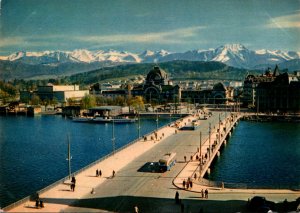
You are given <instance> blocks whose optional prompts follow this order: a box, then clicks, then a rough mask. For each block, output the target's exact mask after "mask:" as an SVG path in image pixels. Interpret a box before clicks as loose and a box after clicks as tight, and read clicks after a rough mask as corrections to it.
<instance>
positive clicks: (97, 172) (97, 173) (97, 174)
mask: <svg viewBox="0 0 300 213" xmlns="http://www.w3.org/2000/svg"><path fill="white" fill-rule="evenodd" d="M98 176H99V171H98V169H97V170H96V177H98Z"/></svg>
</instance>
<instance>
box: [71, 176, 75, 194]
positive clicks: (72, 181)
mask: <svg viewBox="0 0 300 213" xmlns="http://www.w3.org/2000/svg"><path fill="white" fill-rule="evenodd" d="M75 184H76V178H75V177H74V176H73V177H72V180H71V191H73V192H74V191H75Z"/></svg>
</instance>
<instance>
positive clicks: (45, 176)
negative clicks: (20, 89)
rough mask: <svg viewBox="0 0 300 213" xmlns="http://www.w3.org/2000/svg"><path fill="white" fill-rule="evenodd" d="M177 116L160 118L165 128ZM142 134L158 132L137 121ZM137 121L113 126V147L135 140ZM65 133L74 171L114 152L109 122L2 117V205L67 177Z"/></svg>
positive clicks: (150, 122)
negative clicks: (68, 136)
mask: <svg viewBox="0 0 300 213" xmlns="http://www.w3.org/2000/svg"><path fill="white" fill-rule="evenodd" d="M172 120H175V118H166V119H162V118H160V119H159V122H158V125H159V126H163V125H165V124H167V123H169V122H170V121H172ZM140 124H141V135H144V134H146V133H149V132H151V131H153V130H155V129H156V121H155V119H141V122H140ZM137 125H138V122H136V123H131V124H115V125H114V131H115V144H116V148H119V147H122V146H123V145H125V144H127V143H129V142H131V141H133V140H135V139H136V138H137V137H138V131H137V127H138V126H137ZM67 135H70V141H71V155H72V161H71V162H72V171H76V170H79V169H80V168H82V167H84V166H86V165H88V164H90V163H92V162H94V161H96V160H98V159H99V158H101V157H103V156H105V155H107V154H109V153H111V152H112V149H113V148H112V141H111V138H112V124H108V123H106V124H92V123H76V122H72V121H71V120H70V119H64V118H62V117H61V116H36V117H23V116H18V117H14V116H8V117H5V116H1V117H0V206H1V207H4V206H7V205H8V204H10V203H13V202H15V201H17V200H19V199H21V198H23V197H25V196H28V195H30V194H34V192H36V191H37V190H40V189H42V188H44V187H46V186H47V185H50V184H51V183H53V182H55V181H57V180H59V179H61V178H63V177H66V176H67V175H68V161H67V160H66V158H67V149H68V148H67V147H68V146H67V144H68V139H67Z"/></svg>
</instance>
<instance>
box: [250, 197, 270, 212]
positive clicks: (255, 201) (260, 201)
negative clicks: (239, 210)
mask: <svg viewBox="0 0 300 213" xmlns="http://www.w3.org/2000/svg"><path fill="white" fill-rule="evenodd" d="M274 207H275V203H274V202H272V201H268V200H266V198H265V197H261V196H254V197H253V198H252V199H251V200H250V201H249V203H248V208H249V209H250V210H251V211H254V212H263V213H267V212H269V211H270V210H274Z"/></svg>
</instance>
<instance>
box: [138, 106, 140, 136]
mask: <svg viewBox="0 0 300 213" xmlns="http://www.w3.org/2000/svg"><path fill="white" fill-rule="evenodd" d="M138 136H139V138H140V137H141V119H140V112H138Z"/></svg>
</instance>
